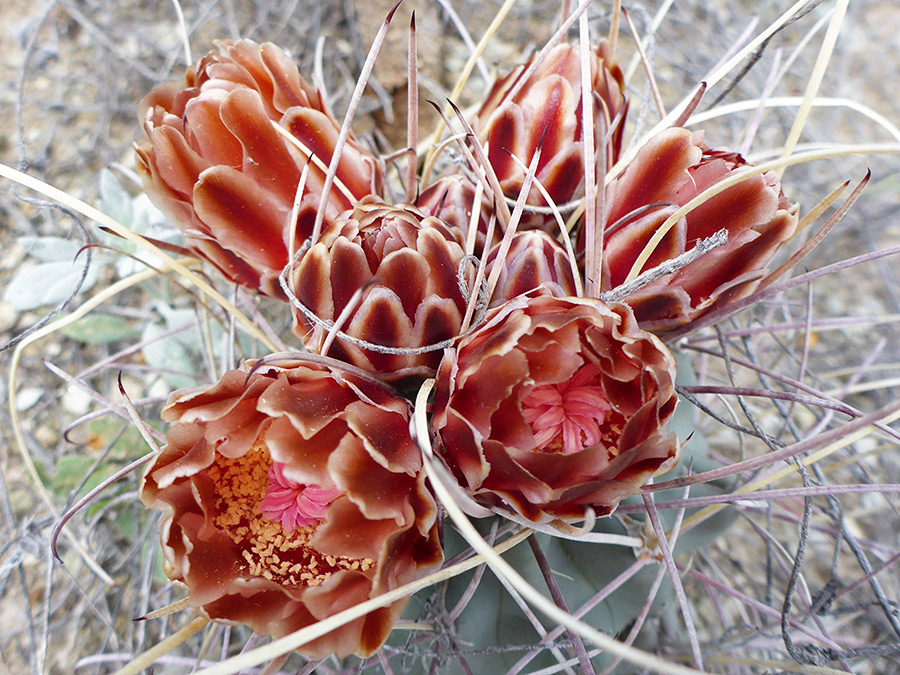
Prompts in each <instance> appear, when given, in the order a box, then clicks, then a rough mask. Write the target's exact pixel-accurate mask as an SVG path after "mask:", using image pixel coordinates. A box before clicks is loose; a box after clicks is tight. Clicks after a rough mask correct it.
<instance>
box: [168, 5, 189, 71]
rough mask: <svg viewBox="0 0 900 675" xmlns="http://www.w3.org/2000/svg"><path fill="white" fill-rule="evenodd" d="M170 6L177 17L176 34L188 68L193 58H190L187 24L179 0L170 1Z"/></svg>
mask: <svg viewBox="0 0 900 675" xmlns="http://www.w3.org/2000/svg"><path fill="white" fill-rule="evenodd" d="M172 5H173V6H174V7H175V16H176V17H178V32H179V34H180V36H181V46H182V47H184V63H185V66H186V67H188V68H190V67H191V64H192V63H193V62H194V58H193V57H192V56H191V40H190V38H189V37H188V27H187V22H186V21H185V20H184V11H183V10H182V9H181V3H180V2H179V0H172Z"/></svg>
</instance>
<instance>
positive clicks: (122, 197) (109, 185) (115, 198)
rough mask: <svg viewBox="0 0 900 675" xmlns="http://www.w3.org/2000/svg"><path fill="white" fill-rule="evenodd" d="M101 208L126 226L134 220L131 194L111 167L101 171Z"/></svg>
mask: <svg viewBox="0 0 900 675" xmlns="http://www.w3.org/2000/svg"><path fill="white" fill-rule="evenodd" d="M98 206H99V207H100V210H101V211H103V213H105V214H106V215H108V216H109V217H110V218H112V219H114V220H116V221H118V222H119V223H120V224H121V225H124V226H125V227H130V226H131V225H132V221H133V220H134V212H133V210H132V207H131V195H130V194H128V191H127V190H125V188H123V187H122V183H120V182H119V179H118V177H116V174H114V173H113V172H112V171H110V170H109V169H103V170H102V171H100V203H99V204H98Z"/></svg>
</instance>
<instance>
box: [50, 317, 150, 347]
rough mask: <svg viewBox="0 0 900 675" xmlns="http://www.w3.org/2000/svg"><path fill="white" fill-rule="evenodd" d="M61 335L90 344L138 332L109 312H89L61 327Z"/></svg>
mask: <svg viewBox="0 0 900 675" xmlns="http://www.w3.org/2000/svg"><path fill="white" fill-rule="evenodd" d="M62 333H63V335H65V336H66V337H69V338H72V339H73V340H78V341H79V342H84V343H87V344H92V345H99V344H108V343H110V342H115V341H116V340H124V339H126V338H129V337H132V336H134V335H137V334H138V333H140V330H139V329H138V328H135V327H134V326H132V325H131V324H130V323H129V322H128V321H126V320H125V319H122V318H119V317H117V316H111V315H109V314H89V315H87V316H85V317H83V318H81V319H79V320H78V321H76V322H74V323H70V324H69V325H68V326H66V327H65V328H63V329H62Z"/></svg>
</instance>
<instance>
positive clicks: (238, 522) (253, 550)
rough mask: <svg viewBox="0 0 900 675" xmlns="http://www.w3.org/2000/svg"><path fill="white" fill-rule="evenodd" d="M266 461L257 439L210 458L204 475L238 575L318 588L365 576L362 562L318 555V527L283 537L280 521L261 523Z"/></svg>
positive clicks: (366, 562) (371, 562)
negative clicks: (341, 577) (346, 574)
mask: <svg viewBox="0 0 900 675" xmlns="http://www.w3.org/2000/svg"><path fill="white" fill-rule="evenodd" d="M271 466H272V458H271V457H270V456H269V453H268V451H267V450H266V449H265V446H264V445H263V444H262V443H261V442H260V441H259V440H258V441H257V443H256V445H254V447H253V448H252V449H251V450H250V451H249V452H247V453H246V454H244V455H241V456H240V457H236V458H233V459H232V458H229V457H224V456H222V455H219V454H218V453H217V454H216V459H215V461H214V462H213V464H212V466H210V467H209V469H208V470H207V475H208V476H209V478H210V479H211V480H212V481H213V483H214V484H215V488H216V494H217V495H218V497H217V499H216V515H215V519H214V522H215V525H216V527H217V528H218V529H219V530H221V531H222V532H224V533H225V534H226V535H228V536H229V537H230V538H231V540H232V541H233V542H234V543H235V544H236V545H237V546H239V547H240V548H241V556H242V557H243V558H244V560H245V561H246V565H243V566H242V567H241V571H242V572H244V573H245V574H247V575H248V576H251V577H262V578H264V579H268V580H269V581H274V582H275V583H278V584H281V585H283V586H293V587H308V586H318V585H319V584H321V583H322V582H323V581H325V580H326V579H328V577H330V576H331V575H332V574H333V573H334V572H336V571H338V570H342V569H344V570H360V571H363V572H365V571H367V570H368V569H369V568H370V567H372V566H373V565H374V564H375V561H374V560H370V559H368V558H363V559H357V558H344V557H337V556H330V555H324V554H322V553H320V552H319V551H317V550H316V549H315V548H314V547H313V546H312V545H311V541H312V538H313V535H314V534H315V532H316V528H317V527H318V524H315V525H308V526H305V527H300V528H298V529H297V530H295V531H293V532H290V533H287V532H285V530H284V528H283V527H282V526H281V523H280V522H277V521H271V520H269V519H267V518H266V517H265V516H264V515H263V513H262V510H261V503H262V501H263V499H264V498H265V496H266V492H267V490H268V488H269V468H270V467H271Z"/></svg>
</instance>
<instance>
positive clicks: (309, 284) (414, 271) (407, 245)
mask: <svg viewBox="0 0 900 675" xmlns="http://www.w3.org/2000/svg"><path fill="white" fill-rule="evenodd" d="M463 255H464V254H463V249H462V246H461V243H460V240H459V233H457V232H455V231H454V230H451V229H450V228H448V227H446V226H445V225H444V224H443V223H441V221H439V220H437V219H436V218H431V217H426V216H424V215H423V214H422V213H421V212H420V211H418V210H417V209H416V208H415V207H412V206H409V205H399V206H388V205H386V204H384V203H381V202H379V201H377V200H375V199H366V200H363V201H362V202H360V203H359V204H357V206H356V208H355V209H354V210H353V211H352V212H349V213H345V214H344V215H343V217H342V219H341V220H340V221H338V222H336V223H334V224H333V225H332V226H330V227H328V228H326V229H325V230H324V231H323V232H322V236H321V237H320V239H319V241H317V242H316V243H315V244H313V246H312V247H311V248H310V249H309V250H308V251H307V252H305V253H304V254H303V256H302V258H301V259H300V261H299V263H298V264H297V267H296V270H295V271H294V274H293V276H292V280H293V283H292V287H293V289H294V293H295V295H296V298H297V301H298V305H300V306H302V308H303V309H300V308H299V307H298V308H295V312H294V314H295V319H296V321H295V327H294V332H295V333H297V334H298V335H299V336H300V338H301V339H302V340H303V341H304V343H305V344H306V346H307V348H309V349H311V350H313V351H316V352H321V351H322V348H323V343H324V341H325V340H326V339H327V335H328V333H329V330H330V328H329V326H330V324H331V323H332V322H334V321H335V320H336V319H337V318H339V317H340V316H341V313H342V312H343V311H344V310H345V308H346V307H347V306H348V304H349V303H350V301H351V300H352V299H353V296H354V294H355V293H356V292H357V291H361V293H362V294H361V299H360V302H359V304H358V305H357V306H356V308H355V309H352V310H351V311H350V314H349V316H347V317H346V320H345V321H344V322H343V324H342V328H341V330H342V332H343V333H345V334H346V335H347V336H349V337H350V338H351V339H346V338H343V337H338V338H337V339H336V340H335V341H334V344H333V345H332V346H331V347H330V349H329V351H328V355H329V356H333V357H335V358H338V359H340V360H341V361H346V362H348V363H352V364H353V365H356V366H358V367H360V368H363V369H365V370H367V371H369V372H372V373H377V374H379V375H380V376H381V377H382V378H384V379H386V380H389V381H398V380H405V379H408V378H421V377H428V376H430V375H433V374H434V371H435V369H436V368H437V365H438V363H439V362H440V359H441V349H432V350H431V351H424V352H420V353H413V352H412V350H417V349H421V348H423V347H429V346H432V345H435V344H439V343H440V342H441V341H444V340H448V339H451V338H453V337H455V336H456V335H457V333H458V332H459V329H460V326H461V325H462V319H463V315H464V313H465V306H466V303H465V299H464V297H463V292H462V291H461V290H460V286H459V281H458V274H459V265H460V262H461V261H462V259H463ZM312 317H315V318H312ZM323 322H328V324H325V323H323ZM353 339H355V340H363V341H365V342H366V343H368V345H377V346H378V347H387V348H399V349H400V350H401V353H390V351H389V350H388V352H387V353H386V352H385V351H384V350H381V351H379V349H378V348H377V347H370V346H366V345H360V344H357V343H354V342H353V341H352V340H353ZM403 350H406V351H405V353H404V352H403Z"/></svg>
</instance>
